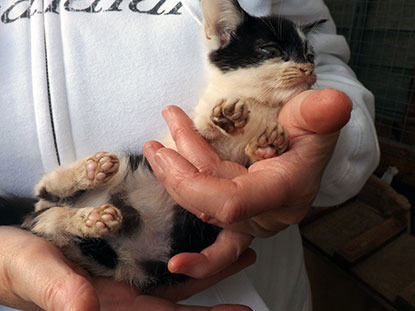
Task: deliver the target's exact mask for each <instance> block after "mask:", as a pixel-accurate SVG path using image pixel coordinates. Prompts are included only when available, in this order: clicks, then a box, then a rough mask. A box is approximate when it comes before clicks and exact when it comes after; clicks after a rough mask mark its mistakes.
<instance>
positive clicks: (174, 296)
mask: <svg viewBox="0 0 415 311" xmlns="http://www.w3.org/2000/svg"><path fill="white" fill-rule="evenodd" d="M183 257H186V255H185V256H183ZM183 257H182V258H183ZM177 259H179V260H180V258H179V257H176V258H175V259H174V260H177ZM184 260H187V259H186V258H184ZM255 261H256V254H255V252H254V251H253V250H252V249H249V248H248V249H247V250H246V251H245V252H243V253H242V255H241V256H240V257H239V258H238V260H237V261H235V262H234V263H232V264H231V265H229V266H227V267H225V268H224V269H223V270H221V271H220V272H218V273H216V274H214V275H212V276H210V277H207V278H204V279H199V280H198V279H190V280H189V281H186V282H184V283H183V284H180V285H177V286H174V287H167V288H161V289H160V290H158V291H157V293H156V294H157V295H159V296H161V297H163V298H166V299H169V300H172V301H180V300H184V299H186V298H189V297H191V296H193V295H194V294H197V293H199V292H201V291H203V290H205V289H207V288H209V287H211V286H213V285H215V284H216V283H218V282H220V281H222V280H224V279H226V278H227V277H229V276H231V275H234V274H236V273H238V272H240V271H241V270H243V269H245V268H246V267H248V266H250V265H253V264H254V263H255Z"/></svg>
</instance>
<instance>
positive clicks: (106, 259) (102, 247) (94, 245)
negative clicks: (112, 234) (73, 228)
mask: <svg viewBox="0 0 415 311" xmlns="http://www.w3.org/2000/svg"><path fill="white" fill-rule="evenodd" d="M75 241H76V244H77V245H78V247H79V249H80V250H81V251H82V254H84V255H85V256H86V257H89V258H91V259H93V260H95V261H96V262H98V263H99V264H100V265H103V266H105V267H107V268H110V269H114V268H115V267H116V266H117V264H118V255H117V253H116V252H115V251H114V249H113V248H112V247H111V246H110V245H109V244H108V242H107V241H105V240H104V239H98V238H81V237H77V238H76V239H75Z"/></svg>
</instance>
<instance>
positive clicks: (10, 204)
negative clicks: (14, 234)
mask: <svg viewBox="0 0 415 311" xmlns="http://www.w3.org/2000/svg"><path fill="white" fill-rule="evenodd" d="M35 203H36V200H35V199H31V198H19V197H15V196H10V197H3V196H0V226H9V225H21V224H22V223H23V219H24V217H25V216H26V215H27V214H29V213H31V212H33V211H34V208H35Z"/></svg>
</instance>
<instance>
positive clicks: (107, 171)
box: [85, 152, 120, 182]
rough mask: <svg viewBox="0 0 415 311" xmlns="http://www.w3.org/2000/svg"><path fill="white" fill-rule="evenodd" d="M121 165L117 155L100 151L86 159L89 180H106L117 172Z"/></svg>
mask: <svg viewBox="0 0 415 311" xmlns="http://www.w3.org/2000/svg"><path fill="white" fill-rule="evenodd" d="M119 165H120V163H119V160H118V158H117V156H116V155H114V154H112V153H107V152H98V153H96V154H95V155H93V156H92V157H91V158H89V159H88V160H87V161H86V165H85V168H86V175H87V177H88V179H89V180H96V181H98V182H105V181H107V180H108V179H110V178H111V177H112V176H113V175H114V174H115V173H117V171H118V168H119Z"/></svg>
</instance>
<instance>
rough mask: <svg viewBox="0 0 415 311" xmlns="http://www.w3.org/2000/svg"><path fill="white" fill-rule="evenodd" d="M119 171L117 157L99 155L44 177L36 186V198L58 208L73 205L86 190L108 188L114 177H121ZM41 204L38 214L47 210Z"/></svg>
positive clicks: (105, 153)
mask: <svg viewBox="0 0 415 311" xmlns="http://www.w3.org/2000/svg"><path fill="white" fill-rule="evenodd" d="M119 167H120V160H119V159H118V157H117V156H116V155H115V154H112V153H109V152H97V153H95V154H93V155H92V156H90V157H87V158H85V159H82V160H80V161H77V162H75V163H74V164H72V165H71V166H69V167H65V168H60V169H57V170H55V171H53V172H50V173H49V174H47V175H45V176H44V177H43V178H42V179H41V181H40V182H39V184H38V185H37V186H36V188H35V194H36V196H37V197H38V198H39V199H43V200H44V201H47V202H53V203H55V205H56V204H58V203H60V205H62V203H70V202H71V201H72V200H76V198H77V197H78V196H79V195H80V194H82V193H83V192H84V191H86V190H90V189H94V188H97V187H99V186H109V185H110V184H111V181H114V178H113V177H114V176H115V175H116V174H117V173H118V171H119ZM39 203H40V204H39ZM39 203H38V204H37V205H38V206H37V207H36V210H39V209H42V207H45V206H46V205H45V204H43V203H42V201H40V202H39ZM49 206H50V203H49ZM46 207H48V206H46Z"/></svg>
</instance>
